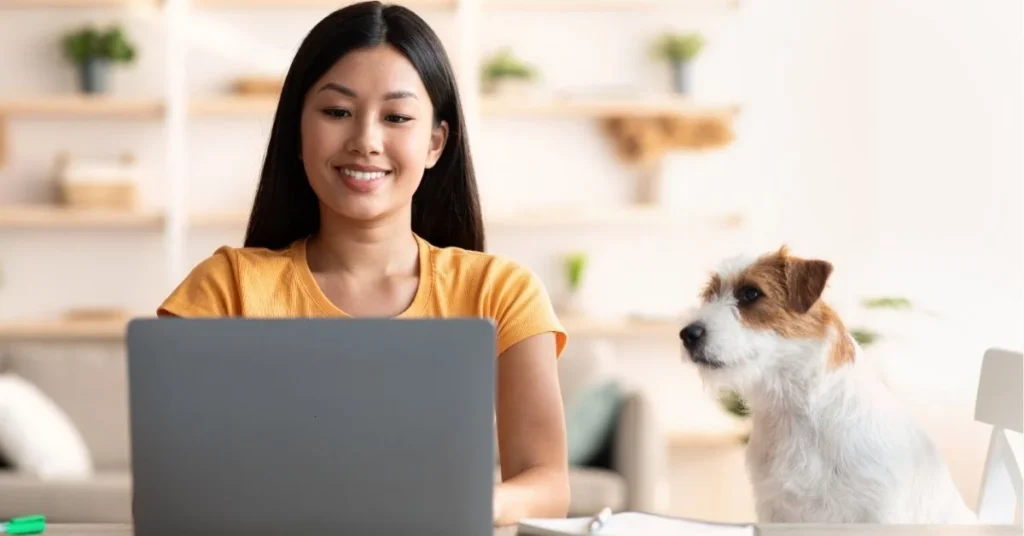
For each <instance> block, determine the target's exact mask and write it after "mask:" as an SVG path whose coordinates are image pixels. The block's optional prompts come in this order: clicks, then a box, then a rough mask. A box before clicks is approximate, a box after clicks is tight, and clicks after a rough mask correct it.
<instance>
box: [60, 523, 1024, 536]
mask: <svg viewBox="0 0 1024 536" xmlns="http://www.w3.org/2000/svg"><path fill="white" fill-rule="evenodd" d="M758 528H759V529H760V534H761V535H762V536H853V535H854V534H863V535H865V536H1010V535H1011V534H1013V535H1018V536H1019V535H1020V534H1021V531H1022V529H1021V527H1020V526H970V527H964V526H957V527H928V526H921V527H914V526H885V525H760V526H759V527H758ZM515 533H516V530H515V528H513V527H507V528H499V529H496V530H495V531H494V536H515ZM50 535H52V536H133V535H132V529H131V526H129V525H50V526H48V527H47V529H46V532H45V533H44V534H43V536H50ZM182 536H187V535H182Z"/></svg>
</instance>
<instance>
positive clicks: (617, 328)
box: [559, 315, 680, 340]
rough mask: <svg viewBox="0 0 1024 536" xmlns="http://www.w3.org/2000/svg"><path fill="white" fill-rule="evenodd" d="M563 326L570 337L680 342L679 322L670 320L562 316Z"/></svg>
mask: <svg viewBox="0 0 1024 536" xmlns="http://www.w3.org/2000/svg"><path fill="white" fill-rule="evenodd" d="M559 318H560V320H561V321H562V326H563V327H565V330H566V331H567V332H568V334H569V336H570V337H574V336H576V337H594V336H600V337H613V338H620V339H621V338H637V337H639V338H665V339H666V340H678V333H679V327H680V323H679V322H673V321H672V320H670V319H667V318H666V319H642V318H623V319H615V320H604V319H598V318H587V317H577V316H572V315H560V316H559Z"/></svg>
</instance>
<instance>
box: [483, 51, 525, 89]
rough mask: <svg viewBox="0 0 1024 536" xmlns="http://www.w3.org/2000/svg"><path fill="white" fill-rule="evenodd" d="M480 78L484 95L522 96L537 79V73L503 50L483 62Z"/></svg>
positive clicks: (509, 52)
mask: <svg viewBox="0 0 1024 536" xmlns="http://www.w3.org/2000/svg"><path fill="white" fill-rule="evenodd" d="M482 76H483V83H482V86H483V88H482V89H483V90H484V92H485V93H488V94H510V93H511V94H516V95H522V94H523V93H526V92H527V91H528V90H529V89H530V87H531V86H532V85H533V82H534V81H535V80H536V79H537V71H536V69H535V68H534V67H533V66H531V65H528V64H527V63H525V62H523V61H522V60H520V59H519V58H517V57H516V56H515V55H514V54H513V53H512V50H511V49H509V48H503V49H501V50H499V51H498V52H496V53H494V54H493V55H491V57H490V58H488V59H487V61H485V62H484V65H483V72H482Z"/></svg>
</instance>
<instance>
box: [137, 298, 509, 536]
mask: <svg viewBox="0 0 1024 536" xmlns="http://www.w3.org/2000/svg"><path fill="white" fill-rule="evenodd" d="M495 351H496V350H495V332H494V328H493V326H492V324H491V323H490V322H488V321H486V320H482V319H479V320H478V319H457V320H456V319H447V320H440V319H417V320H387V319H287V320H286V319H280V320H247V319H237V318H235V319H190V320H186V319H159V320H157V319H150V320H135V321H133V322H131V324H130V325H129V327H128V373H129V393H130V395H129V398H130V409H131V436H132V441H131V446H132V471H133V477H134V505H133V511H134V522H135V534H137V535H139V536H156V535H164V534H168V535H169V534H176V535H181V534H257V535H259V534H309V535H313V534H318V535H324V534H417V535H421V534H445V535H452V536H459V535H467V536H470V535H472V536H479V535H481V534H490V533H491V531H492V530H493V529H492V512H491V509H492V492H493V484H494V476H493V475H494V433H493V422H494V420H493V419H494V417H493V415H494V413H493V408H494V381H495V363H494V360H495Z"/></svg>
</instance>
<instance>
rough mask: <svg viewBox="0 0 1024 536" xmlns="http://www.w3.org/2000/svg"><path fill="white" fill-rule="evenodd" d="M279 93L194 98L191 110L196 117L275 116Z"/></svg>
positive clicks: (190, 106)
mask: <svg viewBox="0 0 1024 536" xmlns="http://www.w3.org/2000/svg"><path fill="white" fill-rule="evenodd" d="M277 100H278V97H277V95H266V96H264V95H254V96H243V95H230V94H229V95H222V96H212V97H197V98H193V99H192V102H191V104H190V105H189V110H190V111H191V113H192V115H193V116H196V117H259V116H263V117H266V118H273V117H274V111H275V110H276V109H277Z"/></svg>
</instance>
